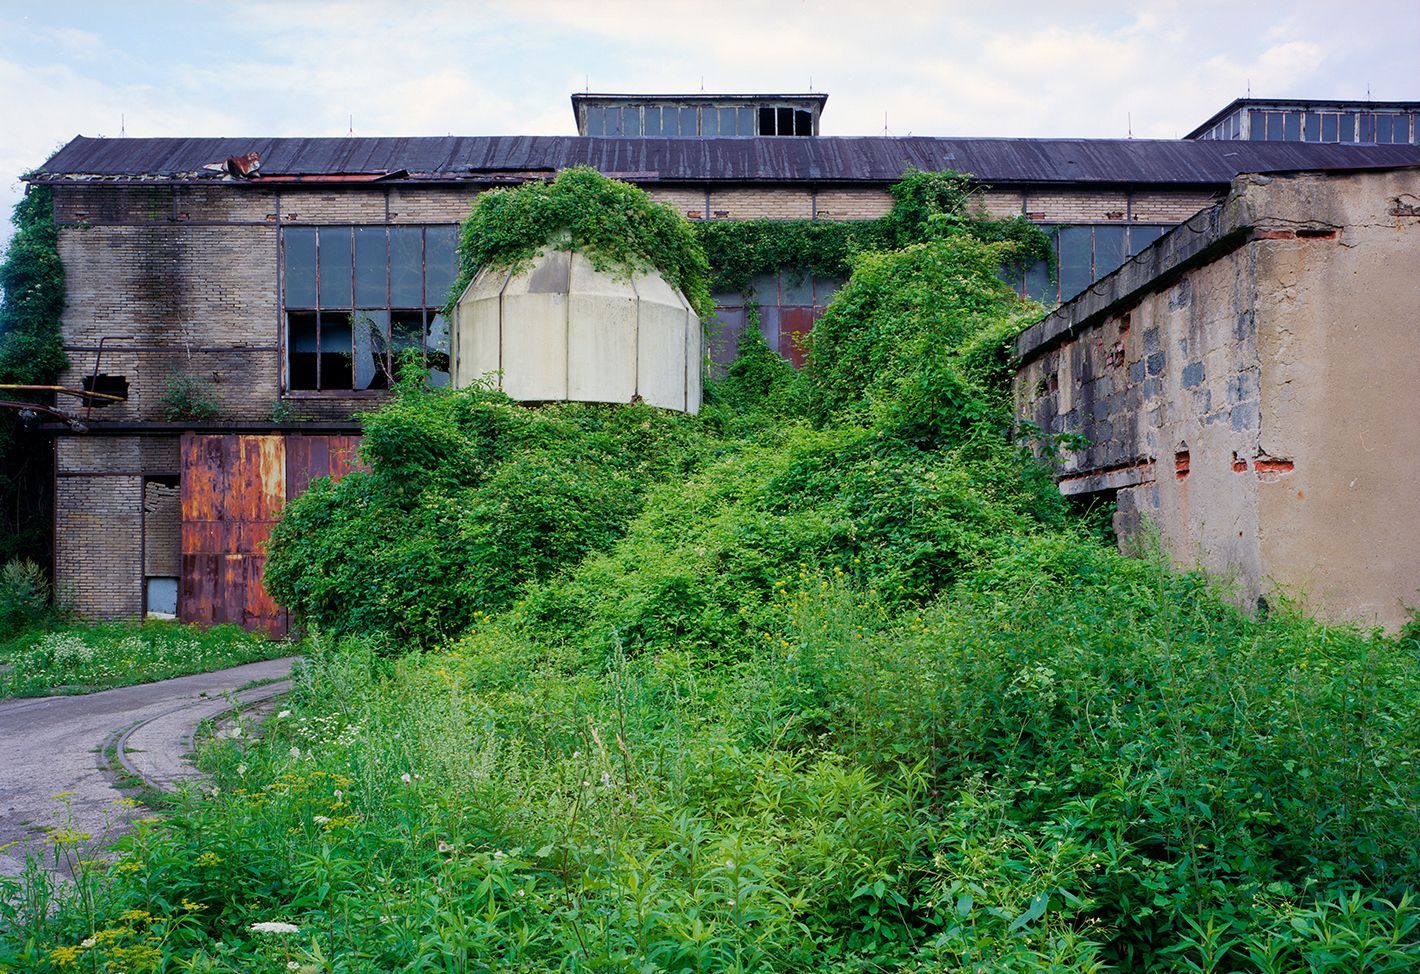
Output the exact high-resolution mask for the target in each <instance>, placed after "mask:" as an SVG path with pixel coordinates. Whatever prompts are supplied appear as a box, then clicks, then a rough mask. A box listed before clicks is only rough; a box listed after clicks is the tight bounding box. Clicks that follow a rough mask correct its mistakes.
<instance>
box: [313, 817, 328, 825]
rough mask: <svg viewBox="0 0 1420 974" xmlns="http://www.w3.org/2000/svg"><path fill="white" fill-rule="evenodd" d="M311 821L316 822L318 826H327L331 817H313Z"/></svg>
mask: <svg viewBox="0 0 1420 974" xmlns="http://www.w3.org/2000/svg"><path fill="white" fill-rule="evenodd" d="M311 821H312V822H315V823H316V824H317V825H325V824H326V823H327V822H329V821H330V816H329V815H312V816H311Z"/></svg>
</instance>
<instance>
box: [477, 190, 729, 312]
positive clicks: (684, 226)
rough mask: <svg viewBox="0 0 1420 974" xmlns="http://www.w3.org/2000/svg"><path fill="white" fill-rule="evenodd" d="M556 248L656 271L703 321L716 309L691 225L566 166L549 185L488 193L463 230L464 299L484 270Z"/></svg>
mask: <svg viewBox="0 0 1420 974" xmlns="http://www.w3.org/2000/svg"><path fill="white" fill-rule="evenodd" d="M549 244H552V245H554V246H556V247H558V248H559V249H563V250H577V251H580V252H581V253H583V254H585V255H586V256H587V258H588V259H589V260H591V262H592V264H593V265H594V266H595V267H597V268H598V269H599V270H620V271H625V270H631V271H647V270H657V271H659V272H660V273H661V274H662V275H664V276H665V278H666V280H668V281H670V282H671V283H672V284H674V285H675V286H676V287H678V288H680V290H681V291H682V292H683V293H684V294H685V296H686V298H687V299H688V300H689V301H690V303H691V305H692V306H693V307H694V308H695V310H696V313H698V314H699V315H700V316H701V318H709V317H710V316H711V314H712V313H713V311H714V304H713V303H712V302H711V300H710V288H709V280H710V268H709V266H708V265H707V264H706V262H705V252H704V250H703V249H702V248H701V245H700V242H699V241H698V240H697V239H696V237H695V233H694V231H693V230H692V229H691V227H690V222H689V221H688V220H686V219H685V218H684V217H682V216H681V215H680V214H678V213H676V211H675V210H674V209H672V208H671V207H669V206H667V205H665V204H664V203H657V202H656V201H655V200H653V199H651V197H650V196H649V195H647V194H646V192H645V191H644V190H641V189H638V188H637V187H635V186H632V185H630V184H629V183H623V182H620V181H618V180H615V179H608V178H607V177H606V176H603V175H602V174H601V173H599V172H597V171H596V170H595V169H592V168H589V167H587V166H576V167H573V168H571V169H565V170H563V171H562V172H561V173H559V174H558V175H557V178H556V179H554V180H552V181H551V182H548V183H524V184H523V185H522V186H519V187H517V188H515V189H500V190H494V191H492V192H489V193H484V194H482V195H481V196H479V197H478V200H477V201H476V202H475V203H474V206H473V210H472V212H471V213H470V214H469V217H468V219H467V220H465V221H464V224H463V228H462V230H460V232H459V277H458V280H456V281H455V282H454V288H453V291H452V292H451V296H450V300H455V299H457V297H458V295H459V294H461V293H463V289H464V288H465V287H467V286H468V283H469V281H471V280H473V275H474V274H475V273H477V271H478V269H479V268H481V267H510V266H513V267H515V266H518V265H519V264H521V263H523V262H525V261H527V260H530V259H531V258H532V257H534V256H536V255H537V253H538V252H539V251H541V250H542V249H543V248H544V247H546V246H548V245H549Z"/></svg>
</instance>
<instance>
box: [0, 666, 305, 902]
mask: <svg viewBox="0 0 1420 974" xmlns="http://www.w3.org/2000/svg"><path fill="white" fill-rule="evenodd" d="M294 659H295V657H290V658H287V659H278V660H268V661H265V662H260V663H248V664H246V665H245V666H236V667H233V668H231V669H229V670H219V671H218V672H216V673H202V674H198V675H195V676H182V677H178V678H176V679H173V680H164V681H163V682H161V683H148V684H144V685H142V686H135V687H122V688H120V689H117V690H104V691H101V692H99V693H90V694H87V695H85V696H75V697H38V698H28V699H19V700H0V847H3V846H6V845H8V844H9V843H12V842H14V843H17V844H15V845H10V846H9V848H7V849H5V850H4V851H3V852H0V875H19V874H20V873H21V871H22V870H23V867H24V862H25V853H26V850H27V849H28V850H33V851H34V852H38V853H42V854H43V856H44V860H45V862H46V864H49V863H51V862H52V859H51V857H50V843H49V841H48V835H49V832H50V830H52V829H56V828H61V827H62V828H69V829H75V830H77V831H79V832H85V833H88V834H89V835H90V836H92V838H91V840H89V842H87V843H86V845H87V846H88V847H89V851H86V852H85V853H83V854H84V855H92V849H94V848H98V847H102V846H103V845H105V844H107V843H108V842H110V841H112V840H113V839H115V838H117V836H118V835H119V833H120V832H122V830H123V829H124V828H126V827H127V825H128V822H129V820H130V819H131V818H132V817H133V816H135V815H145V814H149V813H148V812H147V811H146V810H144V809H142V808H138V809H134V808H128V807H124V806H123V805H121V804H119V801H118V800H119V799H122V798H124V797H125V792H123V791H121V790H119V789H118V788H117V787H116V785H115V782H116V781H117V777H118V776H117V774H115V772H114V771H113V770H112V767H113V764H114V759H115V758H116V759H117V760H118V762H119V763H120V764H121V766H122V770H123V771H125V772H127V773H128V774H129V775H136V776H138V777H140V778H142V779H144V781H145V782H147V783H148V784H149V785H151V786H152V787H156V788H162V789H165V790H172V789H174V788H176V787H177V785H178V784H180V783H181V782H182V781H184V780H187V779H190V778H192V777H194V776H195V775H196V770H195V769H194V768H193V767H192V766H191V764H189V763H188V761H187V755H188V754H189V753H190V752H191V751H192V736H193V733H194V732H195V731H196V729H197V726H198V724H200V723H201V722H202V721H203V720H207V719H212V718H215V717H218V716H220V715H221V714H223V713H225V712H227V711H229V710H231V709H232V708H233V706H234V704H235V705H237V706H241V707H243V708H245V707H250V706H252V705H254V704H256V703H259V702H260V701H262V700H269V699H270V698H272V697H274V696H276V695H277V694H280V693H283V692H285V691H286V690H287V689H289V688H290V684H289V681H287V679H286V678H287V677H288V676H289V675H290V672H291V664H292V662H293V661H294ZM256 681H277V682H274V683H263V685H261V686H256V687H249V688H248V689H245V690H241V689H240V688H241V687H245V686H247V685H248V684H251V683H253V682H256ZM106 752H108V753H106ZM57 795H65V796H66V797H64V798H56V797H55V796H57Z"/></svg>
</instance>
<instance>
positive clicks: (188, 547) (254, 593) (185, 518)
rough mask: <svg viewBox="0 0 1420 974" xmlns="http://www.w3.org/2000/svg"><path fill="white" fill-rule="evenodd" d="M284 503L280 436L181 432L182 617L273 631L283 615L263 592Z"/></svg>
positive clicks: (282, 625)
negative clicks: (273, 534) (268, 547)
mask: <svg viewBox="0 0 1420 974" xmlns="http://www.w3.org/2000/svg"><path fill="white" fill-rule="evenodd" d="M285 501H286V450H285V441H284V439H283V438H282V437H280V436H239V435H235V434H217V435H212V434H204V433H184V434H183V437H182V581H181V583H180V584H179V587H178V618H180V619H182V621H184V622H197V623H202V624H204V625H211V624H213V623H218V622H233V623H236V624H237V625H240V626H242V627H244V628H246V629H264V630H266V631H268V632H270V633H272V634H273V635H280V634H283V633H284V632H285V631H286V618H285V616H286V614H285V612H283V611H282V609H281V607H280V606H278V605H277V604H276V603H275V602H273V601H272V600H271V598H270V597H269V596H268V595H267V594H266V590H265V589H264V588H263V587H262V584H261V570H262V567H263V565H265V563H266V539H267V536H268V535H269V534H270V533H271V526H272V525H273V524H275V523H276V519H277V518H278V517H279V516H280V513H281V506H282V505H283V504H284V503H285Z"/></svg>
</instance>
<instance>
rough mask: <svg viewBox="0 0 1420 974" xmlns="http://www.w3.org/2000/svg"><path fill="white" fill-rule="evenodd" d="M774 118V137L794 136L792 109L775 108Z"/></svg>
mask: <svg viewBox="0 0 1420 974" xmlns="http://www.w3.org/2000/svg"><path fill="white" fill-rule="evenodd" d="M774 116H775V118H774V134H775V135H793V134H794V110H793V109H792V108H776V109H775V110H774Z"/></svg>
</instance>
